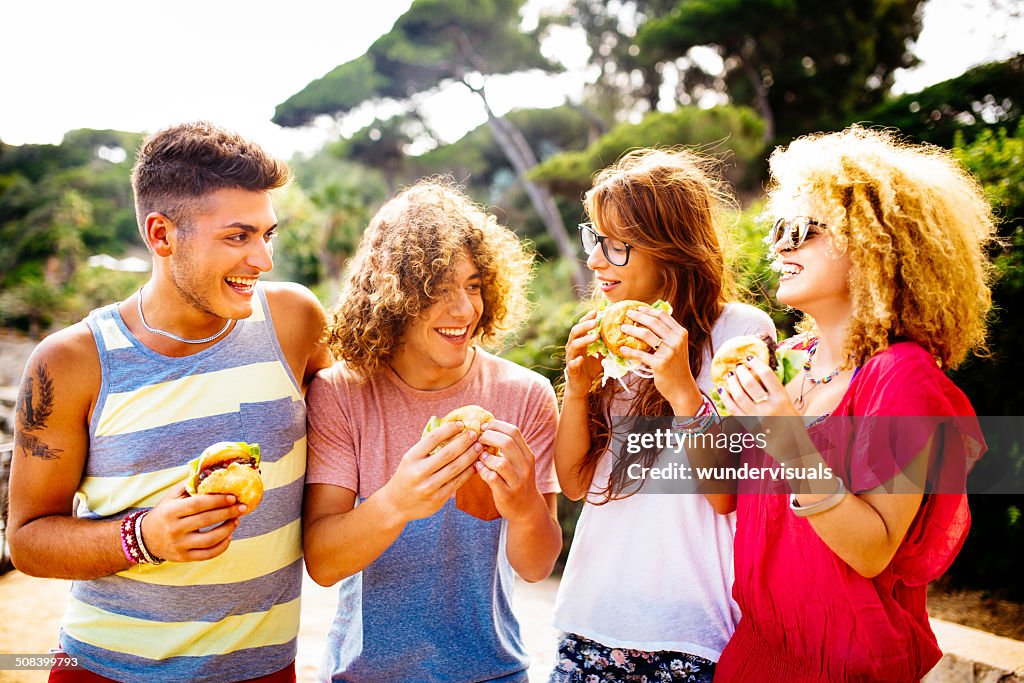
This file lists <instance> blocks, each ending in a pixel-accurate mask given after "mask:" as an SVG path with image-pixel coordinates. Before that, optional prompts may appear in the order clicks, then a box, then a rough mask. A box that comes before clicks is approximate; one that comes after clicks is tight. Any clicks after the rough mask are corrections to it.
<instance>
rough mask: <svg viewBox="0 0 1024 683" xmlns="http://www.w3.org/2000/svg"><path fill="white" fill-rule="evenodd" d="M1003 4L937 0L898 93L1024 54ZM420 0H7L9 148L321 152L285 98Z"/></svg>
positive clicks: (1, 132)
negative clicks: (166, 133) (165, 140)
mask: <svg viewBox="0 0 1024 683" xmlns="http://www.w3.org/2000/svg"><path fill="white" fill-rule="evenodd" d="M531 1H532V2H533V3H534V4H536V3H544V2H550V1H551V0H531ZM993 2H995V3H1001V4H1004V5H1005V4H1007V3H1008V2H1012V0H930V2H929V4H928V5H927V6H926V13H925V24H924V26H925V28H924V31H923V32H922V34H921V36H920V39H919V41H918V45H917V53H918V56H919V57H921V58H922V59H923V60H924V65H923V66H922V67H920V68H918V69H916V70H915V71H912V72H908V73H906V74H901V75H900V76H899V78H898V80H897V86H896V89H897V90H899V91H901V92H912V91H915V90H918V89H920V88H921V87H923V86H925V85H928V84H930V83H934V82H937V81H940V80H944V79H946V78H950V77H952V76H956V75H957V74H959V73H961V72H962V71H963V70H964V69H965V68H967V67H969V66H972V65H974V64H978V63H981V62H984V61H988V60H989V59H993V58H995V59H999V58H1005V57H1007V56H1009V55H1011V54H1014V53H1016V52H1024V19H1022V18H1021V17H1017V18H1016V20H1014V21H1007V20H1006V18H1005V16H1004V17H1003V18H1000V19H998V20H996V19H993V16H992V12H991V5H992V3H993ZM409 3H410V0H371V1H370V2H366V1H361V2H353V1H352V0H343V1H334V2H321V1H317V0H289V1H288V2H284V3H281V2H273V3H271V2H267V1H266V0H247V1H242V0H202V1H200V0H179V1H178V2H175V3H156V2H145V1H139V0H134V1H129V0H105V1H104V2H102V3H88V2H80V1H77V0H64V1H58V0H33V1H32V2H10V3H6V4H5V8H4V12H3V15H4V17H3V23H4V31H3V33H4V36H3V40H0V64H2V65H3V67H2V69H0V93H2V98H3V99H2V102H0V139H2V140H3V141H4V142H6V143H9V144H25V143H57V142H59V141H60V138H61V136H62V135H63V133H64V132H66V131H68V130H73V129H77V128H97V129H106V128H113V129H117V130H128V131H153V130H156V129H158V128H160V127H162V126H165V125H169V124H172V123H176V122H179V121H185V120H191V119H199V118H205V119H209V120H211V121H214V122H216V123H219V124H221V125H224V126H227V127H229V128H233V129H235V130H237V131H239V132H241V133H243V134H245V135H248V136H251V137H253V138H254V139H256V140H258V141H259V142H261V143H262V144H264V145H265V146H267V147H268V148H269V149H270V150H271V151H272V152H274V153H275V154H278V155H281V156H285V157H289V156H290V155H291V154H292V153H293V152H294V151H306V152H309V151H313V150H315V149H316V148H317V147H319V145H320V144H321V143H322V141H323V140H324V139H325V138H326V136H327V135H328V131H327V130H325V129H319V130H316V129H313V130H303V131H296V130H287V129H281V128H279V127H277V126H275V125H274V124H272V123H270V118H271V116H272V115H273V113H274V107H275V105H277V104H278V103H280V102H283V101H284V100H285V99H287V98H288V97H289V96H290V95H292V94H294V93H295V92H298V91H299V90H300V89H301V88H302V87H304V86H305V85H306V84H307V83H308V82H309V81H311V80H312V79H314V78H318V77H320V76H322V75H324V74H325V73H327V72H328V71H330V70H331V69H332V68H334V67H335V66H337V65H338V64H341V63H343V62H345V61H348V60H350V59H353V58H355V57H357V56H359V55H360V54H362V53H363V52H364V51H365V50H366V48H367V47H369V45H370V44H371V43H372V42H373V41H374V40H375V39H376V38H377V37H378V36H380V35H381V34H382V33H385V32H386V31H387V30H388V29H390V27H391V25H392V24H393V23H394V21H395V19H397V18H398V17H399V16H400V15H401V14H402V12H404V11H405V10H406V9H407V8H408V6H409ZM563 38H564V40H563V41H562V43H563V47H562V48H558V47H556V46H551V45H548V46H546V47H547V48H549V49H558V50H559V54H566V55H567V56H568V58H569V61H572V62H575V63H576V64H578V63H579V59H580V49H581V46H582V40H581V38H579V37H576V38H575V39H574V38H573V37H570V36H567V35H566V34H563ZM585 55H586V52H585V48H583V56H584V57H585ZM584 78H585V76H584V75H583V74H582V72H581V71H571V72H570V73H567V74H563V75H561V76H559V77H557V78H542V79H540V80H539V81H538V80H537V77H526V76H519V77H515V78H509V79H502V80H497V81H495V82H494V83H493V84H491V85H489V86H488V93H489V95H491V97H492V98H493V100H494V105H495V109H496V110H498V111H499V112H504V111H506V110H507V109H509V108H511V107H513V106H535V107H547V106H555V105H557V104H559V103H560V102H561V101H562V97H563V93H565V92H567V91H572V90H578V88H579V85H580V83H581V82H582V80H583V79H584ZM527 93H528V94H529V97H525V96H524V95H525V94H527ZM427 110H428V113H429V114H431V115H432V118H433V120H434V121H435V125H436V127H437V128H438V132H439V133H441V134H442V135H443V136H444V137H446V138H448V139H455V138H457V137H458V136H459V135H461V133H462V132H464V131H465V130H467V129H469V128H472V127H474V126H476V125H479V124H480V123H482V122H483V121H484V115H483V112H482V111H480V109H479V106H478V105H477V104H476V103H475V102H474V101H473V100H472V99H471V97H470V96H469V95H468V94H466V93H465V91H464V89H462V90H461V92H460V91H453V92H450V93H446V94H444V95H441V96H438V97H437V98H435V99H433V100H432V101H430V102H429V103H428V106H427ZM364 123H365V122H364ZM355 127H356V124H350V125H349V126H346V127H345V129H343V130H348V129H349V128H351V129H355Z"/></svg>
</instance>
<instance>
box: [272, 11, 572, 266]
mask: <svg viewBox="0 0 1024 683" xmlns="http://www.w3.org/2000/svg"><path fill="white" fill-rule="evenodd" d="M520 5H521V2H520V1H519V0H486V1H483V2H481V1H478V0H474V1H470V0H415V1H414V2H413V4H412V5H411V6H410V8H409V10H408V11H407V12H406V13H405V14H404V15H402V16H401V17H400V18H399V19H398V21H397V22H395V25H394V27H393V28H392V29H391V31H389V32H388V33H386V34H385V35H383V36H381V37H380V38H378V39H377V41H376V42H374V43H373V45H371V46H370V48H369V50H368V51H367V52H366V54H364V55H362V56H361V57H358V58H357V59H355V60H352V61H351V62H347V63H345V64H342V65H340V66H339V67H337V68H335V69H334V70H333V71H332V72H330V73H329V74H327V75H326V76H325V77H324V78H321V79H318V80H317V81H314V82H313V83H311V84H310V85H308V86H307V87H306V88H304V89H303V90H302V91H300V92H299V93H296V94H295V95H293V96H292V97H290V98H289V99H288V100H286V101H285V102H284V103H282V104H280V105H278V107H277V110H276V112H275V115H274V121H275V122H276V123H279V124H282V125H300V124H302V123H304V122H306V121H309V120H310V119H311V118H312V117H314V116H315V115H317V114H331V115H339V114H344V113H346V112H348V111H350V110H352V109H353V108H355V107H357V106H359V105H361V104H363V103H366V102H369V101H372V100H376V99H391V100H394V101H398V102H401V103H403V104H404V105H405V106H406V107H407V108H408V109H409V110H410V111H415V110H416V109H417V107H418V105H419V102H421V101H422V100H423V99H424V96H425V95H427V94H429V93H433V92H436V91H438V90H439V89H441V88H443V87H445V86H447V85H449V84H461V85H463V86H464V87H466V88H467V89H468V90H469V91H470V92H472V93H473V94H474V95H476V96H477V98H478V100H479V102H480V104H481V106H482V107H483V109H484V111H485V113H486V115H487V122H488V125H489V126H490V127H491V131H492V133H493V135H494V139H495V141H496V142H497V144H498V146H499V147H500V148H501V150H502V152H503V153H504V154H505V156H506V157H507V159H508V161H509V164H510V165H511V167H512V168H513V169H514V170H515V173H516V176H517V177H518V178H519V180H520V182H521V183H522V185H523V189H524V191H525V192H526V194H527V196H528V197H529V198H530V202H531V204H532V205H533V207H534V209H535V210H536V211H537V214H538V215H539V216H540V218H541V221H542V222H543V223H544V225H545V226H546V228H547V230H548V232H549V233H550V234H551V237H552V239H553V240H554V242H555V244H556V245H557V248H558V252H559V253H560V254H561V255H562V256H564V257H566V258H572V257H573V256H574V247H573V245H572V241H571V240H570V238H569V235H568V232H567V231H566V229H565V225H564V223H563V221H562V218H561V215H560V213H559V211H558V207H557V206H556V205H555V202H554V201H553V199H552V198H551V196H550V194H549V193H548V192H547V190H546V188H544V187H542V186H539V185H537V184H535V183H533V182H532V181H530V180H529V178H528V177H527V173H528V171H529V169H531V168H532V167H534V166H536V165H537V158H536V155H535V154H534V153H533V150H532V149H531V148H530V145H529V144H528V143H527V141H526V139H525V137H524V136H523V134H522V132H521V131H519V129H518V128H516V127H515V126H514V125H512V123H511V122H510V121H509V120H508V119H507V118H505V117H501V116H498V115H497V114H496V113H495V112H494V110H493V108H492V107H491V104H490V101H489V100H488V97H487V94H486V83H487V78H488V77H489V76H493V75H495V74H508V73H514V72H521V71H528V70H533V69H541V70H545V71H555V70H557V69H558V66H557V65H556V64H554V63H553V62H551V61H550V60H548V59H547V58H545V57H544V56H543V55H542V54H541V52H540V48H539V40H538V37H537V35H536V34H535V32H524V31H522V30H521V29H520V15H519V9H520ZM583 277H584V274H583V273H582V271H580V272H579V274H578V278H579V279H580V280H581V281H582V278H583Z"/></svg>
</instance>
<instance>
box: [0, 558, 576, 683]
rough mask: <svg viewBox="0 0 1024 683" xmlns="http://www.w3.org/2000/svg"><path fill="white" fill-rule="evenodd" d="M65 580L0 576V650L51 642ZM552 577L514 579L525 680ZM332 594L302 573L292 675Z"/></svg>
mask: <svg viewBox="0 0 1024 683" xmlns="http://www.w3.org/2000/svg"><path fill="white" fill-rule="evenodd" d="M69 587H70V583H69V582H67V581H56V580H52V579H35V578H32V577H30V576H25V575H24V574H22V573H21V572H10V573H8V574H5V575H3V576H0V653H11V654H15V653H17V654H45V653H47V652H48V651H49V649H50V648H51V647H53V646H54V645H55V644H56V638H57V631H58V629H59V624H60V617H61V615H62V614H63V612H64V606H65V603H66V600H67V593H68V589H69ZM557 588H558V581H557V579H548V580H547V581H543V582H541V583H539V584H528V583H524V582H522V581H519V582H517V583H516V589H515V612H516V615H517V616H518V617H519V620H520V622H521V623H522V626H523V636H524V638H525V640H526V646H527V650H528V651H529V654H530V659H531V661H532V662H533V666H531V667H530V681H531V683H542V682H543V681H546V680H547V676H548V674H549V673H550V671H551V665H552V662H553V661H554V656H555V637H556V633H555V630H554V629H553V628H552V627H551V611H552V608H553V607H554V600H555V591H556V590H557ZM336 605H337V594H336V592H335V589H333V588H323V587H321V586H318V585H316V584H315V583H314V582H313V581H312V580H310V579H309V577H306V582H305V585H304V586H303V593H302V625H301V629H300V632H299V653H298V657H297V658H296V665H297V669H298V680H299V681H300V682H301V683H307V682H312V681H315V680H316V673H317V670H318V668H319V666H320V657H321V654H322V648H323V643H324V639H325V637H326V635H327V629H328V627H329V626H330V623H331V619H332V617H333V616H334V608H335V606H336ZM46 678H47V672H45V671H2V670H0V681H3V682H5V683H7V682H10V683H44V682H45V681H46Z"/></svg>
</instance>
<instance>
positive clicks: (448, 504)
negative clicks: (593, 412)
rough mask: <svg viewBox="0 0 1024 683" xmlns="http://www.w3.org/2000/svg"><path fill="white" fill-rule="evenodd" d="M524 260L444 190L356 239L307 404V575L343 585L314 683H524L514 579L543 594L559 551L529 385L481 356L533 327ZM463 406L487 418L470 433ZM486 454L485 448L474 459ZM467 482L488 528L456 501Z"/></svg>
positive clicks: (552, 410)
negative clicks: (476, 489) (478, 495)
mask: <svg viewBox="0 0 1024 683" xmlns="http://www.w3.org/2000/svg"><path fill="white" fill-rule="evenodd" d="M531 266H532V262H531V258H530V256H529V255H528V254H527V253H526V251H525V249H524V247H523V245H522V244H521V243H520V242H519V240H518V239H517V238H516V236H515V235H514V234H513V233H512V232H511V231H510V230H508V229H507V228H505V227H503V226H501V225H499V224H498V223H497V221H496V220H495V219H494V217H493V216H490V215H488V214H487V213H485V212H484V211H483V210H482V209H481V208H480V207H478V206H476V205H475V204H473V203H472V202H471V201H470V200H469V199H468V198H467V197H466V196H465V195H464V194H462V193H461V192H460V191H459V189H458V188H456V187H455V186H453V185H452V184H451V183H449V182H447V181H445V180H437V179H429V180H424V181H421V182H419V183H418V184H416V185H415V186H413V187H411V188H408V189H406V190H405V191H403V192H401V193H400V194H398V195H397V196H396V197H394V198H393V199H391V200H390V201H389V202H387V203H386V204H385V205H384V206H383V207H382V208H381V209H380V211H379V212H378V213H377V215H376V216H375V217H374V218H373V220H372V221H371V223H370V226H369V227H368V228H367V231H366V233H365V235H364V236H363V240H362V242H361V244H360V245H359V248H358V250H357V252H356V255H355V257H354V258H353V260H352V263H351V265H350V273H351V275H350V276H349V280H348V283H347V285H346V286H345V288H344V290H343V292H342V294H341V297H340V299H339V302H338V305H337V306H336V307H335V309H334V311H333V319H332V321H331V322H330V324H329V337H328V339H329V344H330V347H331V351H332V353H333V354H334V356H335V358H336V359H337V360H338V361H340V362H338V363H336V364H335V365H334V366H333V368H331V369H329V370H326V371H324V372H322V373H320V374H319V375H318V376H317V377H316V379H315V380H314V381H313V383H312V385H311V387H310V393H309V399H308V403H309V455H310V458H309V468H308V473H307V476H306V504H305V505H306V507H305V514H304V547H305V553H306V567H307V569H308V571H309V574H310V576H312V577H313V578H314V579H315V580H316V581H317V582H318V583H320V584H321V585H324V586H330V585H333V584H335V583H337V582H339V581H340V582H341V585H340V600H339V604H338V612H337V615H336V616H335V619H334V624H333V626H332V628H331V631H330V636H329V638H328V642H327V647H326V655H325V660H324V672H323V674H324V676H325V677H326V678H331V679H334V680H346V681H417V682H428V681H469V680H473V681H484V680H501V681H526V680H527V676H526V667H527V664H528V662H527V658H526V653H525V651H524V648H523V641H522V638H521V637H520V633H519V626H518V623H517V621H516V619H515V617H514V616H513V614H512V611H511V605H510V598H511V591H512V582H513V571H514V572H516V573H518V574H519V575H520V576H521V577H522V578H524V579H526V580H527V581H539V580H541V579H544V578H546V577H547V576H548V575H549V574H550V573H551V569H552V566H553V565H554V562H555V558H556V557H557V555H558V552H559V550H560V549H561V531H560V529H559V526H558V522H557V519H556V510H555V507H556V502H555V493H556V491H557V482H556V479H555V474H554V469H553V466H552V460H551V458H552V447H553V442H554V436H555V431H556V427H557V408H556V404H555V396H554V392H553V391H552V389H551V386H550V384H549V383H548V382H547V381H546V380H545V379H544V378H543V377H541V376H540V375H538V374H537V373H534V372H532V371H530V370H526V369H524V368H521V367H519V366H518V365H515V364H514V363H511V362H509V361H506V360H503V359H501V358H498V357H496V356H493V355H491V354H490V353H488V352H487V351H485V350H484V349H483V348H482V346H481V345H482V344H484V343H488V342H491V343H493V342H495V341H497V340H499V339H500V338H501V337H502V336H503V335H504V334H506V333H508V332H510V331H512V330H513V329H515V327H516V326H517V325H518V323H519V322H521V321H522V320H523V318H524V317H525V314H526V312H527V300H526V296H525V292H526V285H527V283H528V281H529V277H530V271H531ZM467 404H478V405H480V406H482V407H483V408H485V409H486V410H488V411H490V412H491V413H493V415H494V416H495V419H493V420H491V421H490V422H485V423H484V424H483V425H481V427H482V431H481V433H479V434H477V432H475V431H473V430H470V429H465V430H463V429H462V428H461V427H462V424H461V423H458V422H453V423H448V424H444V425H442V426H441V427H439V428H437V429H434V430H432V431H430V432H429V433H427V434H426V435H423V434H422V432H423V429H424V425H425V424H426V423H428V422H429V421H431V418H432V417H433V416H443V415H446V414H447V413H449V412H450V411H452V410H453V409H456V408H459V407H462V406H465V405H467ZM485 448H486V450H485ZM475 474H479V477H480V478H481V479H482V483H483V485H486V487H487V489H489V491H490V494H491V495H492V496H493V504H494V507H495V508H496V511H497V514H498V515H500V517H497V518H495V519H481V518H478V517H476V516H473V515H471V514H469V513H467V512H465V511H463V510H462V509H459V507H458V506H457V505H456V500H455V493H456V490H457V489H459V487H460V486H463V485H464V484H465V483H466V482H467V481H469V482H472V481H473V479H472V477H474V475H475Z"/></svg>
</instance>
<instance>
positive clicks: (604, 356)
mask: <svg viewBox="0 0 1024 683" xmlns="http://www.w3.org/2000/svg"><path fill="white" fill-rule="evenodd" d="M640 308H651V309H654V310H657V311H665V312H666V313H669V314H671V313H672V306H670V305H669V303H668V302H667V301H662V300H660V299H659V300H658V301H655V302H654V303H653V304H648V303H645V302H643V301H637V300H636V299H624V300H622V301H617V302H615V303H614V304H611V305H610V306H607V307H605V308H604V309H602V310H599V311H598V313H597V316H598V325H597V330H598V333H599V335H600V336H599V338H598V339H597V340H596V341H594V342H593V343H591V344H590V345H589V346H587V354H588V355H591V356H594V357H596V358H600V359H601V367H602V369H603V370H604V376H603V377H602V379H601V385H602V386H604V384H605V382H607V381H608V380H609V379H615V380H619V381H620V382H621V381H622V378H623V377H625V376H626V375H628V374H629V373H631V372H632V373H635V374H637V375H640V376H641V377H650V376H651V375H650V371H649V370H648V369H647V368H646V367H645V366H644V365H643V364H642V363H640V362H638V361H635V360H629V359H626V358H623V357H622V355H621V351H622V349H624V348H627V347H628V348H631V349H637V350H638V351H644V352H650V351H651V345H650V344H648V343H647V342H645V341H644V340H643V339H640V338H638V337H634V336H632V335H630V334H626V333H625V332H623V331H622V326H623V325H635V326H637V327H643V325H641V324H640V323H638V322H637V321H635V320H633V319H632V318H630V317H628V316H627V315H626V314H627V313H628V312H629V311H633V310H637V309H640Z"/></svg>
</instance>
